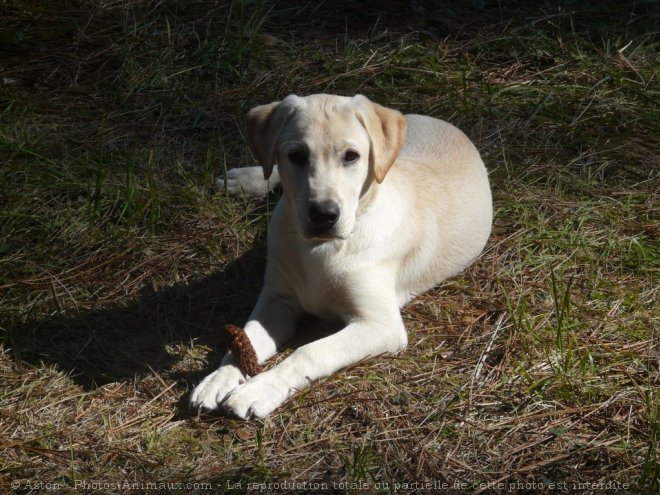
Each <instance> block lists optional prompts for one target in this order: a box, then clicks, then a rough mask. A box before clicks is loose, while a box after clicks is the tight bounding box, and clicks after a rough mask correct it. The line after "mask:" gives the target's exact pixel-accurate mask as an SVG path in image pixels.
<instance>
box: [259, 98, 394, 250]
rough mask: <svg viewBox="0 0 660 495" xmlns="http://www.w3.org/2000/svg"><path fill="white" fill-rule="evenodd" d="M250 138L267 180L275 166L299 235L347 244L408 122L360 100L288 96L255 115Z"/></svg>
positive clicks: (364, 99)
mask: <svg viewBox="0 0 660 495" xmlns="http://www.w3.org/2000/svg"><path fill="white" fill-rule="evenodd" d="M247 135H248V141H249V143H250V147H251V148H252V152H253V153H254V155H255V157H256V158H257V160H258V161H259V162H260V163H261V164H262V166H263V169H264V177H265V178H266V179H268V178H269V177H270V174H271V172H272V170H273V165H275V164H277V165H278V169H279V174H280V177H281V180H282V187H283V190H284V198H285V201H288V202H289V204H290V206H291V207H292V208H293V211H294V212H295V215H296V218H297V229H298V231H299V233H300V234H301V236H302V237H303V238H305V239H313V240H329V239H346V238H348V236H349V235H350V234H351V232H352V231H353V228H354V226H355V217H356V214H357V212H358V207H359V205H360V199H361V198H362V197H363V196H364V195H365V194H366V192H367V191H368V190H369V189H370V187H371V186H372V184H373V183H374V181H375V182H376V183H381V182H382V181H383V180H384V179H385V176H386V175H387V172H388V171H389V169H390V167H391V166H392V164H393V163H394V161H395V160H396V158H397V156H398V154H399V151H400V150H401V147H402V146H403V143H404V140H405V135H406V119H405V118H404V117H403V115H401V113H400V112H398V111H396V110H391V109H389V108H385V107H382V106H380V105H377V104H375V103H373V102H371V101H370V100H369V99H368V98H366V97H364V96H362V95H357V96H355V97H352V98H349V97H344V96H331V95H312V96H307V97H298V96H295V95H291V96H288V97H286V98H285V99H284V100H282V101H281V102H275V103H271V104H269V105H263V106H259V107H256V108H253V109H252V110H250V112H249V113H248V114H247Z"/></svg>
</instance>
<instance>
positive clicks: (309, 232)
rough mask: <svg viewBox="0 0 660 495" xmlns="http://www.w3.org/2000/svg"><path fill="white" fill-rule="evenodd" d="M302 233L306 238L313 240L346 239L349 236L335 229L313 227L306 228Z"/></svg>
mask: <svg viewBox="0 0 660 495" xmlns="http://www.w3.org/2000/svg"><path fill="white" fill-rule="evenodd" d="M301 234H302V238H303V239H304V240H306V241H312V242H326V241H345V240H346V238H347V236H344V235H341V234H339V233H338V232H336V231H335V229H329V230H327V229H315V228H313V227H306V228H304V229H303V232H301Z"/></svg>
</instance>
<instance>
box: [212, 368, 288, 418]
mask: <svg viewBox="0 0 660 495" xmlns="http://www.w3.org/2000/svg"><path fill="white" fill-rule="evenodd" d="M288 397H289V387H288V386H286V385H285V384H284V382H282V381H281V380H278V379H277V377H276V376H274V375H273V374H272V373H268V372H266V373H263V374H261V375H257V376H255V377H254V378H252V379H250V380H249V381H247V382H246V383H244V384H243V385H240V386H238V387H236V388H235V389H234V390H233V391H232V392H231V393H230V394H229V396H228V397H227V398H226V399H225V401H224V403H223V404H222V407H223V409H225V410H226V411H227V412H229V413H231V414H234V415H235V416H238V417H239V418H242V419H255V418H263V417H264V416H268V415H269V414H270V413H271V412H273V411H274V410H275V409H277V408H278V407H279V406H280V405H282V403H283V402H284V401H285V400H286V399H287V398H288Z"/></svg>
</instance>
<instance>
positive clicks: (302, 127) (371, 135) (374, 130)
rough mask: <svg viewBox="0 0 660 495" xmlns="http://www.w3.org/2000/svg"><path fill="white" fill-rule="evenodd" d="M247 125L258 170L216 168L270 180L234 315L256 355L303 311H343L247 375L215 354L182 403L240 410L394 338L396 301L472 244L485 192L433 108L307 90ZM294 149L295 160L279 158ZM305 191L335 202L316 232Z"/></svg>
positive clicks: (238, 177) (472, 160) (484, 219)
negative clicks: (261, 228) (273, 197)
mask: <svg viewBox="0 0 660 495" xmlns="http://www.w3.org/2000/svg"><path fill="white" fill-rule="evenodd" d="M247 124H248V139H249V141H250V146H251V148H252V151H253V153H254V155H255V156H256V157H257V159H258V160H259V161H260V162H261V164H262V165H263V175H261V169H260V168H258V167H247V168H239V169H233V170H230V171H229V172H228V174H227V186H228V189H229V192H230V193H231V194H234V195H241V194H245V195H247V196H257V195H264V194H265V193H266V192H267V191H268V190H269V189H271V188H272V187H274V185H275V184H277V182H279V181H280V180H281V182H282V188H283V196H282V199H281V200H280V201H279V203H278V204H277V206H276V208H275V210H274V212H273V217H272V220H271V226H270V229H269V235H268V263H267V268H266V275H265V282H264V287H263V290H262V292H261V294H260V296H259V299H258V301H257V304H256V307H255V308H254V310H253V312H252V314H251V316H250V318H249V320H248V322H247V324H246V325H245V331H246V333H247V335H248V337H249V338H250V341H251V342H252V345H253V346H254V348H255V350H256V353H257V356H258V358H259V361H260V362H262V363H263V362H264V361H265V360H267V359H268V358H270V357H272V356H273V355H274V354H275V353H276V352H277V350H278V348H279V347H280V346H281V345H282V344H283V343H285V342H286V341H287V340H289V338H290V337H291V336H292V334H293V331H294V329H295V325H296V322H297V320H298V319H299V318H300V316H301V315H302V314H303V313H310V314H314V315H317V316H319V317H321V318H326V319H329V320H333V321H341V322H343V328H342V329H341V330H340V331H338V332H337V333H335V334H332V335H330V336H329V337H325V338H322V339H320V340H317V341H315V342H312V343H310V344H307V345H304V346H302V347H300V348H298V349H297V350H296V351H295V352H293V354H291V355H290V356H289V357H288V358H286V359H285V360H283V361H282V362H281V363H279V364H278V365H277V366H274V367H272V368H271V369H270V370H268V371H266V372H264V373H261V374H259V375H257V376H255V377H248V376H245V375H244V374H243V373H242V372H241V371H240V370H239V369H238V367H237V364H236V360H235V359H234V356H232V355H231V353H228V354H227V355H226V356H225V358H224V359H223V362H222V366H221V367H220V368H219V369H218V370H217V371H215V372H213V373H211V374H210V375H209V376H207V377H206V378H205V379H204V380H203V381H202V382H201V383H200V384H199V385H198V386H197V387H196V388H195V390H194V391H193V393H192V396H191V405H192V406H193V407H196V408H205V409H215V408H217V407H221V408H223V409H224V410H226V411H227V412H228V413H230V414H234V415H236V416H238V417H240V418H245V419H250V418H255V417H263V416H266V415H268V414H270V413H271V412H272V411H273V410H275V409H276V408H277V407H278V406H280V405H281V404H282V403H283V402H284V401H285V400H286V399H287V398H288V397H290V396H291V395H292V394H294V393H295V392H296V391H298V390H300V389H302V388H304V387H306V386H307V384H308V383H309V382H310V381H313V380H317V379H319V378H323V377H326V376H329V375H331V374H332V373H334V372H336V371H337V370H339V369H341V368H344V367H346V366H349V365H351V364H353V363H356V362H358V361H360V360H363V359H366V358H369V357H374V356H378V355H380V354H383V353H395V352H398V351H401V350H402V349H404V348H405V347H406V344H407V336H406V331H405V328H404V325H403V321H402V319H401V314H400V312H399V308H400V307H401V306H403V305H404V304H406V303H407V302H408V301H410V300H411V299H412V298H413V297H414V296H415V295H417V294H420V293H422V292H424V291H426V290H428V289H430V288H432V287H434V286H435V285H437V284H438V283H440V282H442V281H443V280H445V279H446V278H447V277H451V276H453V275H456V274H457V273H459V272H461V271H462V270H463V269H464V268H465V267H466V266H468V265H469V264H470V263H471V262H472V261H473V260H474V259H475V258H476V257H477V256H478V255H479V254H480V253H481V251H482V249H483V247H484V245H485V244H486V241H487V239H488V237H489V235H490V229H491V220H492V203H491V193H490V186H489V183H488V174H487V172H486V169H485V167H484V165H483V163H482V161H481V158H480V157H479V153H478V151H477V150H476V149H475V147H474V145H473V144H472V143H471V142H470V140H469V139H468V138H467V137H466V136H465V135H464V134H463V133H462V132H461V131H459V130H458V129H456V128H455V127H454V126H452V125H451V124H448V123H446V122H443V121H441V120H437V119H433V118H430V117H424V116H421V115H407V116H405V117H404V116H403V115H401V114H400V113H399V112H397V111H395V110H391V109H387V108H385V107H382V106H379V105H376V104H375V103H372V102H371V101H369V100H368V99H367V98H365V97H364V96H359V95H358V96H355V97H352V98H351V97H341V96H331V95H312V96H307V97H304V98H301V97H297V96H289V97H287V98H285V99H284V100H283V101H282V102H276V103H271V104H270V105H264V106H261V107H257V108H255V109H253V110H252V111H251V112H250V113H249V114H248V117H247ZM300 149H303V150H305V152H306V153H307V154H306V156H307V157H308V159H307V161H306V162H305V163H304V164H303V165H300V164H299V163H298V164H296V163H294V161H293V160H294V158H296V156H298V155H296V154H295V153H296V151H298V152H299V150H300ZM347 150H350V151H351V152H354V153H357V155H358V158H357V159H356V160H353V161H351V160H350V159H351V158H353V156H354V155H350V154H347ZM276 163H277V164H278V165H275V164H276ZM315 201H317V202H318V201H333V202H335V203H336V204H337V205H338V206H339V208H340V212H341V213H340V216H339V219H338V220H337V223H336V224H335V225H334V226H333V227H332V229H330V230H329V231H328V232H325V233H323V234H322V235H315V234H314V232H310V220H309V208H310V204H311V203H312V202H315Z"/></svg>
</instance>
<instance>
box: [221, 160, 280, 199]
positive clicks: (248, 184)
mask: <svg viewBox="0 0 660 495" xmlns="http://www.w3.org/2000/svg"><path fill="white" fill-rule="evenodd" d="M277 182H278V180H277V179H276V178H273V180H264V172H263V169H262V168H261V167H243V168H232V169H230V170H227V193H228V194H229V196H231V197H232V198H241V197H243V196H245V197H247V198H263V197H264V196H266V194H268V191H270V190H271V189H273V187H275V185H277ZM215 185H216V187H217V188H218V189H219V190H223V189H224V188H225V178H224V177H218V178H217V179H216V180H215Z"/></svg>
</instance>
